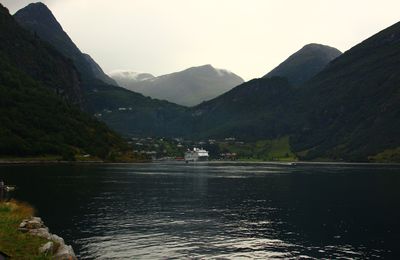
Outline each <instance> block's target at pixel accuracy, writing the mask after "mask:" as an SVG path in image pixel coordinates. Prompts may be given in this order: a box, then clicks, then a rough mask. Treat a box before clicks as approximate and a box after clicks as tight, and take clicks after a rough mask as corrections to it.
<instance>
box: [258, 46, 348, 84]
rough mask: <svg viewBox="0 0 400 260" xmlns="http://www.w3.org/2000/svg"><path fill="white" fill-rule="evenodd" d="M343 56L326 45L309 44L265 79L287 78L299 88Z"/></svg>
mask: <svg viewBox="0 0 400 260" xmlns="http://www.w3.org/2000/svg"><path fill="white" fill-rule="evenodd" d="M341 54H342V53H341V52H340V51H339V50H338V49H335V48H332V47H329V46H326V45H322V44H315V43H312V44H307V45H306V46H304V47H303V48H301V49H300V50H299V51H297V52H296V53H294V54H292V55H291V56H290V57H289V58H287V59H286V60H285V61H284V62H282V63H281V64H280V65H279V66H278V67H276V68H275V69H273V70H272V71H271V72H269V73H268V74H267V75H265V76H264V78H270V77H274V76H277V77H286V78H288V80H289V82H290V83H291V84H293V85H296V86H299V85H301V84H303V83H304V82H306V81H307V80H309V79H310V78H312V77H313V76H315V75H316V74H317V73H318V72H320V71H321V70H322V69H324V67H325V66H326V65H327V64H328V63H329V62H331V61H332V60H334V59H335V58H337V57H338V56H340V55H341Z"/></svg>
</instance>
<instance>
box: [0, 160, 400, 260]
mask: <svg viewBox="0 0 400 260" xmlns="http://www.w3.org/2000/svg"><path fill="white" fill-rule="evenodd" d="M5 170H6V171H5ZM399 172H400V171H399V168H396V167H394V166H390V167H381V166H377V167H371V166H356V167H354V166H337V165H330V166H325V165H322V166H313V165H303V166H299V167H291V166H288V165H270V164H256V163H251V164H242V163H208V164H198V165H186V164H178V163H174V164H165V163H163V164H139V165H105V166H41V167H34V166H29V167H28V166H25V167H8V168H4V167H3V168H1V167H0V178H7V179H9V180H10V181H12V182H13V183H16V184H17V185H18V186H19V187H20V189H19V190H18V191H17V192H16V194H15V195H16V196H17V197H18V198H19V199H22V200H27V201H29V202H30V203H32V204H34V205H35V206H36V207H37V209H38V211H39V214H40V215H41V216H43V217H44V219H45V221H46V223H47V224H48V225H49V226H50V228H51V229H52V231H54V232H56V233H59V234H60V235H62V236H63V237H64V238H65V239H66V240H67V242H68V243H71V244H73V246H74V247H75V249H76V251H77V252H78V254H79V256H80V258H82V259H132V258H146V259H149V258H150V259H159V258H168V259H173V258H176V259H181V258H262V259H265V258H281V259H288V258H289V259H291V258H292V259H298V258H351V259H354V258H360V259H368V258H371V259H372V258H396V257H397V256H398V250H397V245H396V241H397V240H396V239H397V237H398V236H399V235H400V224H399V223H398V218H399V217H400V209H399V207H398V201H399V199H400V191H399V189H398V186H399V184H400V175H399Z"/></svg>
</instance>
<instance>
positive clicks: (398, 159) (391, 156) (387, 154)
mask: <svg viewBox="0 0 400 260" xmlns="http://www.w3.org/2000/svg"><path fill="white" fill-rule="evenodd" d="M368 160H369V161H371V162H377V163H400V147H397V148H395V149H387V150H385V151H383V152H381V153H378V154H376V155H374V156H369V157H368Z"/></svg>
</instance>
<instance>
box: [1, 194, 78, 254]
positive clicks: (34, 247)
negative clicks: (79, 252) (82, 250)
mask: <svg viewBox="0 0 400 260" xmlns="http://www.w3.org/2000/svg"><path fill="white" fill-rule="evenodd" d="M34 214H35V210H34V209H33V207H32V206H30V205H29V204H27V203H24V202H18V201H15V200H11V201H0V252H2V253H4V254H6V255H8V256H9V257H10V258H11V259H72V260H73V259H76V256H75V254H74V252H73V249H72V247H71V246H67V245H66V244H65V243H64V240H63V239H62V238H61V237H59V236H57V235H54V234H51V233H49V229H48V228H47V227H46V226H45V225H44V224H43V222H42V220H41V219H40V218H38V217H34Z"/></svg>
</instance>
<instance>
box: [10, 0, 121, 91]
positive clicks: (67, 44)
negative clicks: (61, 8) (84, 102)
mask: <svg viewBox="0 0 400 260" xmlns="http://www.w3.org/2000/svg"><path fill="white" fill-rule="evenodd" d="M49 12H50V10H49V9H48V8H47V6H46V5H44V4H43V3H40V2H39V3H32V4H29V5H28V6H26V7H25V8H22V9H21V10H19V11H18V12H16V13H15V15H14V18H15V19H16V20H17V21H18V23H19V24H20V25H21V26H22V27H24V28H25V29H27V30H29V31H32V32H34V33H36V34H37V35H38V36H39V37H40V38H41V39H45V40H46V41H47V42H49V43H50V44H51V45H53V46H56V47H57V49H58V50H59V51H60V52H61V53H62V54H63V55H64V56H65V57H68V58H70V59H72V61H73V62H74V64H75V66H76V67H77V68H78V70H79V72H80V73H81V76H82V79H83V80H84V81H85V80H90V79H91V78H93V77H94V78H98V79H100V80H103V81H104V82H106V83H109V84H116V83H115V81H114V80H112V79H111V78H110V77H108V76H107V75H106V74H104V72H103V71H102V70H101V69H100V70H99V69H98V68H99V66H98V65H97V64H96V63H95V62H94V61H93V60H92V59H91V58H88V57H87V56H85V55H84V54H83V53H82V52H81V51H80V50H79V48H78V47H77V46H76V45H75V44H74V42H73V41H72V40H71V38H70V37H69V36H68V35H67V34H66V33H65V32H64V30H63V29H62V27H61V25H60V24H59V23H58V21H57V20H56V19H55V17H54V16H53V15H52V14H51V12H50V14H49ZM89 57H90V56H89Z"/></svg>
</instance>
